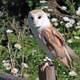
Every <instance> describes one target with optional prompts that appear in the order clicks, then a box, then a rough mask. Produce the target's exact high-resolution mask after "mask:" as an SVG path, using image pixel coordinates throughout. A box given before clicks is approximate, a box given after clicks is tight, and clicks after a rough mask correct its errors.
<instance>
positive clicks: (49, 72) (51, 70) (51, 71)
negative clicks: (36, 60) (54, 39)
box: [39, 65, 57, 80]
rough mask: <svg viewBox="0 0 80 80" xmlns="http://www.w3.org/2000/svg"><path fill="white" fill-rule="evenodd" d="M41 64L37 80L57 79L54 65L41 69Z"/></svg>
mask: <svg viewBox="0 0 80 80" xmlns="http://www.w3.org/2000/svg"><path fill="white" fill-rule="evenodd" d="M42 66H43V65H39V80H57V79H56V72H55V66H54V65H50V66H49V67H46V69H45V70H44V71H42V70H41V68H42Z"/></svg>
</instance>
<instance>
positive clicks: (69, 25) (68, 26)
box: [65, 22, 73, 28]
mask: <svg viewBox="0 0 80 80" xmlns="http://www.w3.org/2000/svg"><path fill="white" fill-rule="evenodd" d="M72 26H73V24H71V23H69V22H68V23H66V24H65V27H66V28H70V27H72Z"/></svg>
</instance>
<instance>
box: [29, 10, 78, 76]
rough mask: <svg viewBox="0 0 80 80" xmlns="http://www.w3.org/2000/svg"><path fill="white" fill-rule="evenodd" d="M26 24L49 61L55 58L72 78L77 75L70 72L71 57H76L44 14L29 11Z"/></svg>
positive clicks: (39, 11)
mask: <svg viewBox="0 0 80 80" xmlns="http://www.w3.org/2000/svg"><path fill="white" fill-rule="evenodd" d="M28 23H29V27H30V29H31V31H32V33H33V34H34V36H35V38H36V40H37V42H38V44H39V46H40V47H41V48H42V49H43V51H44V52H45V53H47V55H48V57H49V58H51V59H52V58H57V59H58V60H59V61H60V62H61V63H62V64H64V65H65V66H66V67H67V68H68V69H69V70H70V74H73V75H74V76H75V75H77V74H76V72H75V71H73V70H72V69H73V67H72V60H73V57H76V54H75V53H74V52H73V50H72V49H71V48H70V47H69V46H68V45H67V44H66V43H65V39H64V38H63V36H62V35H61V33H60V32H59V31H58V30H57V29H56V28H55V27H54V26H52V24H51V22H50V20H49V19H48V17H47V15H46V13H45V12H44V11H43V10H41V9H35V10H32V11H30V12H29V15H28ZM47 66H48V64H47Z"/></svg>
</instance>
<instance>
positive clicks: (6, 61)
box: [2, 60, 10, 63]
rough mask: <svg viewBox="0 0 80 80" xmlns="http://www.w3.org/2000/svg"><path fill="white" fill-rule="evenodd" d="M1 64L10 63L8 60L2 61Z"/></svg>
mask: <svg viewBox="0 0 80 80" xmlns="http://www.w3.org/2000/svg"><path fill="white" fill-rule="evenodd" d="M2 63H10V60H3V61H2Z"/></svg>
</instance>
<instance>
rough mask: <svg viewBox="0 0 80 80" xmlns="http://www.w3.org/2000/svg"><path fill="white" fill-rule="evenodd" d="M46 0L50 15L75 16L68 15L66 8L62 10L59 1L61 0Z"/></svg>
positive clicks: (58, 16) (61, 0) (60, 16)
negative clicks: (50, 11)
mask: <svg viewBox="0 0 80 80" xmlns="http://www.w3.org/2000/svg"><path fill="white" fill-rule="evenodd" d="M46 1H47V2H48V6H49V9H52V10H53V11H52V13H51V15H52V16H55V17H57V18H60V19H61V18H62V17H64V16H67V17H70V18H75V17H73V16H71V15H70V13H69V12H68V11H66V10H62V8H61V3H62V2H63V0H46Z"/></svg>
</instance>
